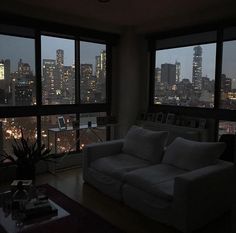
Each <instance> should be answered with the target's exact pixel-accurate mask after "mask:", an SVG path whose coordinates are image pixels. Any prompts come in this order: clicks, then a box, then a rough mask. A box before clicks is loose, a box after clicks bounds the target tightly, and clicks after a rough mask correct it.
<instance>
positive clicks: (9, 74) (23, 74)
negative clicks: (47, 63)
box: [0, 35, 36, 106]
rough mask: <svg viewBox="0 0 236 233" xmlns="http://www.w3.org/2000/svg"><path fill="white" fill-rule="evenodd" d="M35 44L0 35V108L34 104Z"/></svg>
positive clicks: (25, 39) (26, 40) (32, 40)
mask: <svg viewBox="0 0 236 233" xmlns="http://www.w3.org/2000/svg"><path fill="white" fill-rule="evenodd" d="M35 93H36V91H35V42H34V39H28V38H23V37H16V36H7V35H0V106H28V105H33V104H36V96H35Z"/></svg>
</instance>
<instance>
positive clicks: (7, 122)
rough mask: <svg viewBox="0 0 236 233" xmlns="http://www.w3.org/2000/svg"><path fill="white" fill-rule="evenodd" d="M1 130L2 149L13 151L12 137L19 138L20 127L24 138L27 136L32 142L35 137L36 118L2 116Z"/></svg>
mask: <svg viewBox="0 0 236 233" xmlns="http://www.w3.org/2000/svg"><path fill="white" fill-rule="evenodd" d="M0 121H1V122H2V129H1V132H2V134H1V135H3V138H1V139H0V140H1V142H3V149H4V150H5V151H6V152H7V153H8V154H11V153H13V151H12V144H13V143H14V138H15V139H17V140H19V139H20V138H21V129H22V131H23V134H24V138H25V139H27V138H29V140H30V142H32V143H34V142H35V140H36V138H37V118H36V117H17V118H2V119H0ZM1 149H2V148H1Z"/></svg>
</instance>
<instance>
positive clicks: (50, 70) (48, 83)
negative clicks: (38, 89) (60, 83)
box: [42, 59, 57, 104]
mask: <svg viewBox="0 0 236 233" xmlns="http://www.w3.org/2000/svg"><path fill="white" fill-rule="evenodd" d="M55 79H56V61H55V60H53V59H43V77H42V88H43V93H42V95H43V96H42V97H43V102H44V103H46V104H53V98H54V96H55V95H56V89H57V82H56V80H55Z"/></svg>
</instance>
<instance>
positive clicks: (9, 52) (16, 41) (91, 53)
mask: <svg viewBox="0 0 236 233" xmlns="http://www.w3.org/2000/svg"><path fill="white" fill-rule="evenodd" d="M41 44H42V45H41V47H42V54H41V55H42V59H56V50H57V49H63V50H64V64H65V65H68V66H69V65H72V64H74V60H75V59H74V57H75V52H74V48H75V42H74V40H70V39H61V38H55V37H48V36H42V37H41ZM104 49H106V47H105V45H104V44H97V43H91V42H81V44H80V54H81V56H80V59H81V64H83V63H89V64H93V65H95V56H97V55H99V54H100V52H101V51H102V50H104ZM20 58H22V60H23V62H24V63H29V65H30V66H31V69H32V70H33V71H35V46H34V40H33V39H28V38H21V37H14V36H5V35H0V60H1V59H10V60H11V71H12V72H14V71H16V70H17V64H18V61H19V59H20Z"/></svg>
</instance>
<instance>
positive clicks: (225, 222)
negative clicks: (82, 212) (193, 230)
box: [36, 168, 236, 233]
mask: <svg viewBox="0 0 236 233" xmlns="http://www.w3.org/2000/svg"><path fill="white" fill-rule="evenodd" d="M36 183H37V184H45V183H48V184H50V185H52V186H53V187H55V188H57V189H58V190H60V191H61V192H63V193H65V194H66V195H67V196H69V197H70V198H72V199H73V200H76V201H78V202H79V203H80V204H82V205H83V206H85V207H87V208H88V209H90V210H92V211H93V212H95V213H97V214H98V215H100V216H102V217H103V218H104V219H106V220H108V221H109V222H111V223H112V224H113V225H116V226H117V227H119V228H121V229H122V230H124V231H125V232H127V233H177V232H178V231H176V230H175V229H173V228H172V227H168V226H166V225H164V224H160V223H158V222H155V221H152V220H150V219H148V218H146V217H144V216H143V215H141V214H139V213H137V212H136V211H134V210H132V209H130V208H129V207H127V206H125V205H124V204H122V203H120V202H117V201H115V200H113V199H111V198H109V197H107V196H105V195H103V194H102V193H100V192H99V191H97V190H96V189H94V188H93V187H91V186H90V185H88V184H84V182H83V178H82V170H81V168H76V169H70V170H67V171H63V172H62V171H61V172H58V173H57V174H56V175H52V174H49V173H47V174H43V175H39V176H37V179H36ZM232 219H234V218H232V217H231V216H230V215H229V214H228V215H225V216H223V217H221V218H219V219H217V220H216V221H214V222H213V223H211V224H209V225H208V226H206V227H205V228H204V229H201V230H200V231H197V233H233V232H236V227H235V226H234V225H235V223H234V221H232Z"/></svg>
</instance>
